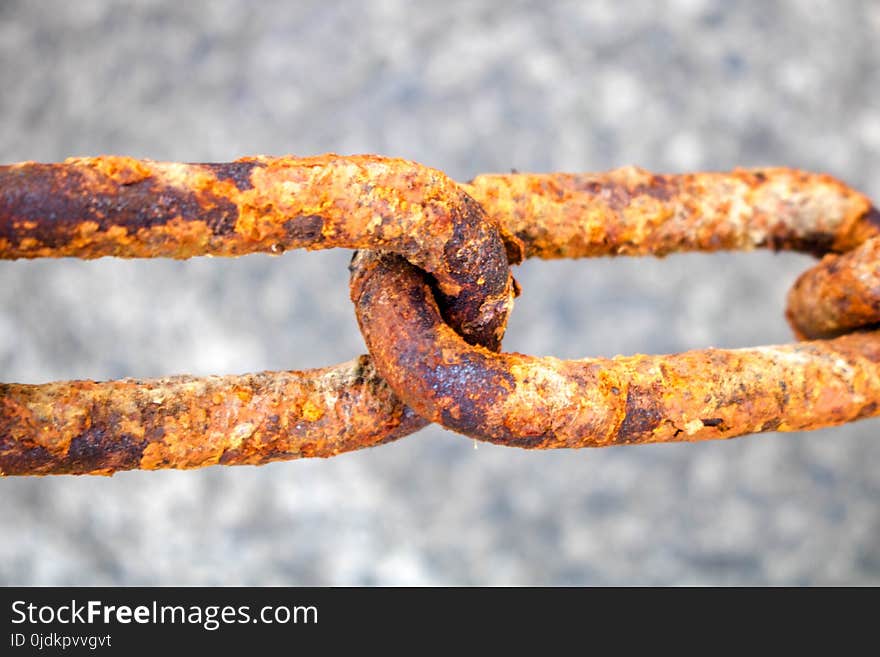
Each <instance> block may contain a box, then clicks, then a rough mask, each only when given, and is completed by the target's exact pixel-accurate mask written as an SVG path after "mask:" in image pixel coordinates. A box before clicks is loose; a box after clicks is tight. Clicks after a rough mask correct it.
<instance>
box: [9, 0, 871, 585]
mask: <svg viewBox="0 0 880 657" xmlns="http://www.w3.org/2000/svg"><path fill="white" fill-rule="evenodd" d="M878 39H880V3H876V2H870V1H865V2H834V1H831V0H828V1H827V2H806V1H803V0H798V1H796V2H795V1H791V2H758V1H757V0H756V1H755V2H721V1H717V2H716V1H709V0H679V1H676V2H671V1H670V2H644V3H636V2H618V1H612V0H608V1H605V2H584V3H576V2H534V3H525V2H505V3H500V2H499V3H479V2H459V1H450V0H446V1H444V2H416V3H407V2H393V1H388V2H378V1H376V2H329V1H327V0H323V1H318V2H310V3H305V2H259V3H254V2H247V1H246V0H228V1H218V2H210V3H207V2H181V1H180V0H175V1H171V0H169V1H164V0H163V1H158V0H154V1H149V2H138V3H137V4H136V5H135V4H134V3H132V4H126V3H121V2H91V1H81V0H78V1H77V2H69V1H67V0H65V1H58V2H25V1H23V0H22V1H12V0H0V117H2V121H0V161H3V162H14V161H19V160H26V159H29V160H43V161H55V160H60V159H63V158H65V157H68V156H72V155H97V154H101V153H113V154H121V155H133V156H140V157H149V158H154V159H168V160H184V161H215V160H216V161H223V160H228V159H232V158H235V157H238V156H241V155H246V154H258V153H264V154H285V153H294V154H300V155H310V154H317V153H322V152H325V151H336V152H341V153H359V152H375V153H381V154H386V155H395V156H400V157H406V158H412V159H415V160H418V161H421V162H423V163H425V164H428V165H431V166H434V167H438V168H441V169H443V170H445V171H446V172H448V173H449V174H450V175H451V176H452V177H454V178H457V179H460V180H467V179H469V178H470V177H472V176H473V175H475V174H477V173H481V172H504V171H508V170H510V169H511V168H516V169H519V170H521V171H550V170H570V171H584V170H601V169H607V168H610V167H615V166H620V165H623V164H639V165H641V166H645V167H649V168H652V169H655V170H659V171H670V172H676V171H687V170H694V169H722V170H723V169H729V168H732V167H734V166H752V165H789V166H795V167H802V168H806V169H813V170H821V171H827V172H829V173H832V174H834V175H837V176H839V177H841V178H843V179H844V180H846V181H847V182H849V183H851V184H852V185H854V186H856V187H859V188H860V189H862V190H863V191H865V192H867V193H869V194H871V195H873V196H874V197H875V198H880V48H878V45H877V42H878ZM349 255H350V254H349V253H348V252H344V251H333V252H319V253H305V252H291V253H289V254H286V255H284V256H283V257H280V258H271V257H268V256H258V255H255V256H248V257H244V258H241V259H238V260H223V259H214V260H207V259H195V260H192V261H188V262H173V261H114V260H109V259H104V260H100V261H93V262H78V261H66V260H65V261H38V262H15V263H11V262H6V263H0V373H2V380H5V381H17V382H27V383H37V382H42V381H50V380H56V379H67V378H95V379H107V378H115V377H123V376H138V377H149V376H159V375H166V374H174V373H183V372H189V373H193V374H219V373H237V372H247V371H255V370H261V369H300V368H308V367H315V366H321V365H327V364H331V363H336V362H340V361H343V360H347V359H349V358H351V357H353V356H354V355H356V354H358V353H361V352H362V351H363V349H364V347H363V343H362V340H361V338H360V335H359V333H358V331H357V328H356V323H355V319H354V314H353V312H352V308H351V305H350V302H349V301H348V292H347V271H346V264H347V261H348V258H349ZM810 262H811V261H810V259H809V258H807V257H805V256H800V255H793V254H779V255H774V254H771V253H766V252H758V253H750V254H726V255H720V256H719V255H715V256H705V255H684V256H674V257H670V258H667V259H666V260H664V261H656V260H649V259H645V260H634V259H619V260H615V261H611V260H594V261H580V262H528V263H526V264H525V265H523V266H522V267H520V268H518V270H517V277H518V278H519V280H520V282H521V283H522V285H523V288H524V294H523V296H522V297H521V298H520V299H519V301H518V304H517V308H516V310H515V312H514V315H513V318H512V321H511V325H510V329H509V332H508V337H507V340H506V341H505V348H506V349H508V350H515V351H522V352H527V353H534V354H554V355H557V356H561V357H583V356H587V355H614V354H618V353H623V354H626V353H635V352H671V351H679V350H683V349H689V348H699V347H706V346H718V347H737V346H749V345H757V344H762V343H772V342H785V341H789V340H790V339H791V336H790V334H789V331H788V329H787V327H786V324H785V322H784V319H783V305H784V297H785V292H786V290H787V288H788V286H789V285H790V284H791V283H792V282H793V281H794V279H795V278H796V276H797V275H798V274H799V273H800V272H801V271H803V270H804V269H805V268H806V267H807V266H808V265H809V264H810ZM878 429H880V424H878V422H877V421H865V422H861V423H859V424H857V425H851V426H847V427H843V428H837V429H831V430H825V431H817V432H814V433H809V434H789V435H783V434H768V435H763V436H755V437H747V438H741V439H738V440H733V441H729V442H726V443H725V442H717V443H707V444H695V445H691V444H680V445H661V446H650V447H618V448H611V449H606V450H596V451H577V452H562V451H560V452H545V453H539V452H535V453H532V452H526V451H521V450H517V449H505V448H499V447H492V446H490V445H483V444H481V445H479V448H478V449H476V450H475V449H474V445H473V443H472V441H470V440H468V439H466V438H463V437H460V436H457V435H455V434H452V433H445V432H444V431H442V430H439V429H436V428H433V429H429V430H425V431H423V432H422V433H420V434H418V435H416V436H412V437H410V438H408V439H405V440H403V441H401V442H399V443H396V444H392V445H388V446H385V447H381V448H377V449H374V450H368V451H364V452H360V453H354V454H348V455H344V456H341V457H338V458H335V459H331V460H314V461H298V462H288V463H280V464H274V465H269V466H265V467H260V468H253V467H244V468H230V469H224V468H209V469H205V470H201V471H190V472H173V471H167V472H152V473H143V472H131V473H120V474H117V475H116V476H114V477H112V478H89V477H79V478H75V477H57V478H51V477H50V478H43V479H7V480H0V495H2V498H0V499H2V504H0V537H2V538H0V582H2V583H4V584H88V585H92V584H94V585H97V584H302V585H305V584H318V585H346V584H679V583H683V584H869V583H873V584H878V583H880V513H878V506H877V503H878V499H880V496H878V493H880V469H878V467H877V466H878V464H880V440H878V435H877V434H878Z"/></svg>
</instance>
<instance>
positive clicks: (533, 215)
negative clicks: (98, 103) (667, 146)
mask: <svg viewBox="0 0 880 657" xmlns="http://www.w3.org/2000/svg"><path fill="white" fill-rule="evenodd" d="M878 218H880V213H878V211H877V210H876V208H874V207H873V205H872V204H871V202H870V201H869V199H868V198H867V197H865V196H864V195H863V194H861V193H859V192H857V191H856V190H853V189H852V188H850V187H848V186H846V185H844V184H843V183H841V182H840V181H838V180H836V179H834V178H832V177H830V176H827V175H822V174H813V173H807V172H802V171H797V170H793V169H782V168H774V169H755V170H735V171H733V172H729V173H695V174H671V175H670V174H654V173H651V172H648V171H645V170H643V169H638V168H634V167H627V168H622V169H617V170H614V171H610V172H606V173H593V174H559V173H555V174H521V173H516V172H514V173H512V174H509V175H484V176H478V177H477V178H475V179H474V180H472V181H471V182H470V183H468V184H456V183H454V182H453V181H451V180H449V179H448V178H447V177H446V176H445V175H444V174H443V173H442V172H440V171H437V170H434V169H430V168H427V167H424V166H422V165H419V164H416V163H413V162H409V161H405V160H399V159H392V158H384V157H378V156H373V155H360V156H339V155H334V154H327V155H322V156H317V157H309V158H297V157H280V158H270V157H253V158H243V159H241V160H238V161H236V162H229V163H212V164H180V163H168V162H153V161H148V160H135V159H132V158H124V157H109V156H105V157H97V158H73V159H69V160H66V161H65V162H63V163H59V164H39V163H34V162H25V163H20V164H15V165H8V166H0V258H6V259H15V258H36V257H64V256H73V257H80V258H96V257H103V256H116V257H173V258H189V257H193V256H199V255H219V256H239V255H244V254H248V253H256V252H265V253H273V254H280V253H283V252H285V251H287V250H290V249H295V248H306V249H325V248H335V247H343V248H353V249H360V250H361V251H359V252H358V253H357V254H356V256H355V259H354V261H353V264H352V299H353V300H354V302H355V306H356V310H357V314H358V321H359V323H360V325H361V330H362V332H363V334H364V337H365V340H366V342H367V345H368V348H369V350H370V352H371V356H362V357H360V358H359V359H358V360H356V361H352V362H351V363H345V364H342V365H338V366H336V367H331V368H325V369H321V370H310V371H305V372H263V373H258V374H250V375H243V376H225V377H203V378H193V377H187V376H179V377H171V378H167V379H156V380H133V379H125V380H121V381H110V382H101V383H96V382H91V381H72V382H61V383H50V384H42V385H20V384H0V475H11V474H57V473H75V474H84V473H89V474H112V472H114V471H117V470H125V469H133V468H141V469H154V468H162V467H174V468H191V467H200V466H204V465H213V464H227V465H233V464H245V463H247V464H259V463H266V462H269V461H273V460H282V459H290V458H297V457H306V456H322V457H324V456H332V455H335V454H338V453H341V452H344V451H349V450H352V449H359V448H362V447H368V446H372V445H377V444H381V443H383V442H388V441H389V440H395V439H397V438H400V437H402V436H404V435H407V434H408V433H411V432H413V431H416V430H418V429H419V428H421V427H422V426H424V425H425V424H426V423H427V422H428V421H433V422H439V423H441V424H443V425H444V426H447V427H449V428H452V429H454V430H456V431H459V432H462V433H465V434H467V435H470V436H473V437H475V438H480V439H485V440H490V441H493V442H498V443H502V444H506V445H516V446H520V447H527V448H550V447H598V446H605V445H613V444H629V443H645V442H667V441H684V440H706V439H715V438H731V437H735V436H739V435H743V434H747V433H759V432H765V431H795V430H804V429H813V428H818V427H823V426H831V425H836V424H841V423H844V422H849V421H853V420H857V419H862V418H865V417H873V416H875V415H878V414H880V403H878V400H880V394H878V393H880V369H878V363H880V341H878V337H880V332H877V331H875V330H874V329H876V328H877V326H878V325H880V310H878V309H880V302H878V301H877V299H878V295H880V279H878V268H877V266H876V263H877V256H878V255H880V253H878V250H880V246H878V244H880V239H877V238H878V236H880V219H878ZM754 248H770V249H774V250H779V249H789V250H796V251H803V252H806V253H811V254H814V255H817V256H824V259H823V260H822V261H821V262H820V263H819V264H818V265H817V266H816V267H814V268H813V269H812V270H810V271H809V272H807V273H806V274H804V275H803V276H802V277H801V279H799V281H798V283H797V284H796V285H795V287H794V288H793V290H792V292H791V294H790V298H789V308H788V311H787V314H788V317H789V321H790V322H791V324H792V326H793V328H794V329H795V332H796V333H797V335H798V336H799V337H801V338H827V339H818V340H811V341H806V342H802V343H799V344H791V345H781V346H769V347H756V348H753V349H739V350H717V349H706V350H700V351H691V352H686V353H682V354H673V355H666V356H645V355H636V356H628V357H616V358H612V359H597V358H593V359H590V358H588V359H583V360H578V361H562V360H559V359H555V358H551V357H546V358H535V357H531V356H525V355H521V354H501V353H497V351H498V349H499V348H500V343H501V339H502V337H503V333H504V328H505V322H506V318H507V315H508V313H509V311H510V309H511V307H512V298H513V296H515V295H516V294H518V293H519V288H518V286H517V284H516V281H514V280H513V278H512V277H511V276H510V273H509V267H508V264H516V263H518V262H520V261H521V260H522V259H523V258H524V257H541V258H562V257H591V256H613V255H654V256H663V255H666V254H668V253H673V252H680V251H718V250H733V249H736V250H749V249H754ZM365 249H369V250H368V251H367V250H365ZM854 330H857V331H859V332H858V333H852V334H848V335H842V334H844V333H849V332H850V331H854ZM386 381H387V383H386ZM395 393H399V396H398V394H395ZM406 404H409V406H407V405H406ZM423 418H425V419H423Z"/></svg>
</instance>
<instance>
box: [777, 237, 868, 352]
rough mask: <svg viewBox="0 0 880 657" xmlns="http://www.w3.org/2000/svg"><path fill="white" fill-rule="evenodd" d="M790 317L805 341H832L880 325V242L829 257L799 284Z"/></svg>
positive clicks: (792, 293)
mask: <svg viewBox="0 0 880 657" xmlns="http://www.w3.org/2000/svg"><path fill="white" fill-rule="evenodd" d="M786 314H787V317H788V320H789V323H790V324H791V326H792V328H793V329H794V331H795V333H796V334H797V335H798V336H799V337H802V338H828V337H834V336H836V335H840V334H842V333H845V332H847V331H852V330H853V329H857V328H862V327H866V326H869V327H873V326H876V325H877V324H880V239H872V240H868V241H867V242H865V243H864V244H863V245H861V246H860V247H858V248H856V249H854V250H852V251H850V252H849V253H845V254H843V255H833V254H829V255H826V256H825V257H824V258H823V259H822V261H821V262H820V263H819V264H818V265H816V266H815V267H813V268H812V269H809V270H808V271H806V272H805V273H804V274H802V275H801V277H800V278H798V280H797V281H796V282H795V284H794V286H793V287H792V288H791V291H790V292H789V295H788V310H787V313H786Z"/></svg>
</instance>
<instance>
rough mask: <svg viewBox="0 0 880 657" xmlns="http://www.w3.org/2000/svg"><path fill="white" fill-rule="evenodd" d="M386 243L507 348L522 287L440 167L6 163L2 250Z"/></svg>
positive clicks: (202, 251)
mask: <svg viewBox="0 0 880 657" xmlns="http://www.w3.org/2000/svg"><path fill="white" fill-rule="evenodd" d="M334 247H343V248H352V249H358V248H380V249H385V250H389V251H393V252H395V253H399V254H400V255H402V256H403V257H405V258H406V259H407V260H409V261H410V262H412V263H413V264H414V265H416V266H417V267H420V268H422V269H424V270H425V271H427V272H429V273H430V274H432V275H433V276H434V277H435V278H436V280H437V286H438V288H439V290H440V292H441V293H442V294H443V295H444V312H445V313H446V316H447V318H448V319H449V321H450V322H452V323H453V325H455V326H457V327H459V328H460V329H461V332H462V334H463V335H464V336H466V338H467V339H468V340H469V341H471V342H473V343H480V344H486V345H488V346H490V347H494V348H497V347H498V346H499V345H500V343H501V338H502V337H503V334H504V326H505V323H506V318H507V314H508V312H509V310H510V307H511V299H512V296H513V283H512V280H511V277H510V272H509V268H508V261H507V257H506V251H505V245H504V243H503V242H502V241H501V239H500V237H499V232H498V228H497V227H496V226H494V225H493V224H492V223H491V222H489V221H487V220H486V217H485V212H484V211H483V209H482V207H480V205H478V204H477V203H475V202H474V201H473V199H471V198H470V197H469V196H468V195H467V194H466V193H464V192H463V191H462V190H461V188H460V187H459V186H458V185H456V184H455V183H454V182H452V181H451V180H449V178H447V177H446V176H445V175H444V174H443V173H441V172H440V171H437V170H436V169H429V168H428V167H424V166H422V165H419V164H416V163H414V162H409V161H406V160H400V159H392V158H383V157H378V156H374V155H359V156H348V157H343V156H339V155H334V154H327V155H322V156H317V157H308V158H297V157H281V158H267V157H259V158H245V159H242V160H239V161H237V162H232V163H223V164H180V163H172V162H153V161H149V160H136V159H133V158H127V157H112V156H105V157H94V158H71V159H68V160H65V161H64V162H63V163H59V164H39V163H35V162H24V163H20V164H13V165H7V166H2V167H0V258H3V259H15V258H45V257H63V256H73V257H77V258H99V257H102V256H116V257H122V258H155V257H170V258H190V257H193V256H199V255H214V256H239V255H244V254H247V253H257V252H263V253H274V254H279V253H283V252H284V251H287V250H290V249H300V248H305V249H329V248H334Z"/></svg>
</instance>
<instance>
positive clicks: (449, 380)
mask: <svg viewBox="0 0 880 657" xmlns="http://www.w3.org/2000/svg"><path fill="white" fill-rule="evenodd" d="M352 300H353V301H354V303H355V307H356V310H357V313H358V320H359V322H360V326H361V331H362V333H363V335H364V339H365V340H366V343H367V347H368V349H369V350H370V353H371V354H372V356H373V360H374V363H375V364H376V368H377V369H378V370H379V372H381V373H382V375H383V376H385V377H386V380H387V381H388V384H389V385H390V386H391V388H392V389H393V390H395V391H396V392H397V393H398V395H399V396H400V397H401V399H403V400H404V401H405V402H406V403H407V404H409V405H410V407H411V408H413V409H414V410H415V411H416V412H417V413H418V414H419V415H421V416H422V417H425V418H427V419H429V420H431V421H433V422H438V423H441V424H443V425H444V426H446V427H448V428H450V429H453V430H455V431H458V432H460V433H464V434H466V435H468V436H472V437H473V438H477V439H482V440H488V441H492V442H497V443H501V444H504V445H516V446H520V447H528V448H555V447H602V446H607V445H615V444H621V443H649V442H670V441H694V440H710V439H718V438H732V437H735V436H740V435H743V434H748V433H757V432H762V431H799V430H806V429H816V428H819V427H827V426H832V425H838V424H843V423H845V422H850V421H853V420H856V419H860V418H864V417H870V416H874V415H877V414H880V406H878V403H877V400H880V339H878V338H880V333H878V332H873V333H863V334H855V335H848V336H844V337H840V338H837V339H834V340H829V341H816V342H803V343H798V344H792V345H782V346H765V347H757V348H753V349H736V350H722V349H706V350H701V351H690V352H686V353H681V354H673V355H666V356H643V355H637V356H629V357H616V358H611V359H607V358H588V359H583V360H577V361H563V360H559V359H556V358H551V357H545V358H537V357H532V356H524V355H521V354H508V353H504V354H497V353H492V352H490V351H488V350H485V349H481V348H479V347H472V346H470V345H468V344H466V343H465V342H464V341H463V340H462V339H461V338H460V337H459V336H458V335H456V333H455V332H454V331H453V330H452V329H450V328H449V327H448V326H447V325H446V324H445V323H444V322H443V320H442V317H441V316H440V313H439V311H438V309H437V306H436V304H435V302H434V300H433V298H432V295H431V292H430V289H429V287H428V285H427V283H426V281H425V279H424V277H423V276H422V275H421V274H420V273H419V271H418V270H416V269H414V268H413V267H412V266H410V265H408V264H407V263H406V262H404V261H403V260H401V259H399V258H397V257H396V256H393V255H380V254H375V253H368V252H363V253H358V255H357V257H356V260H355V262H354V266H353V276H352ZM389 336H393V337H389Z"/></svg>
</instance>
